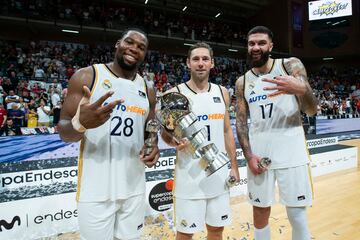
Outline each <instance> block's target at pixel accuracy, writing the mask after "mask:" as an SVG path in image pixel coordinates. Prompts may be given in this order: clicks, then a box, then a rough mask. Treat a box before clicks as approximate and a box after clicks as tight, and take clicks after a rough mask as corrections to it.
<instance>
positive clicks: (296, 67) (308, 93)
mask: <svg viewBox="0 0 360 240" xmlns="http://www.w3.org/2000/svg"><path fill="white" fill-rule="evenodd" d="M284 67H285V69H286V71H287V72H288V73H289V75H291V76H293V77H295V78H296V79H298V80H299V81H300V82H301V84H302V89H303V91H302V94H297V95H296V96H297V98H298V99H299V104H300V108H301V110H302V111H303V112H305V113H306V114H308V115H315V114H316V111H317V99H316V97H315V95H314V94H313V90H312V88H311V86H310V84H309V81H308V78H307V73H306V69H305V67H304V65H303V63H302V62H301V61H300V60H299V59H298V58H295V57H292V58H287V59H284Z"/></svg>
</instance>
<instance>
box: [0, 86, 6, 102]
mask: <svg viewBox="0 0 360 240" xmlns="http://www.w3.org/2000/svg"><path fill="white" fill-rule="evenodd" d="M5 94H6V93H4V89H3V87H2V86H1V85H0V103H1V104H3V103H4V96H5Z"/></svg>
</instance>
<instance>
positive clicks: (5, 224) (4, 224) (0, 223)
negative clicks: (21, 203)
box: [0, 216, 21, 232]
mask: <svg viewBox="0 0 360 240" xmlns="http://www.w3.org/2000/svg"><path fill="white" fill-rule="evenodd" d="M16 222H17V224H18V226H20V224H21V220H20V217H19V216H15V217H13V219H12V221H11V222H10V223H8V222H7V221H5V220H0V232H2V230H3V227H4V228H6V229H7V230H10V229H12V228H13V227H14V225H15V223H16Z"/></svg>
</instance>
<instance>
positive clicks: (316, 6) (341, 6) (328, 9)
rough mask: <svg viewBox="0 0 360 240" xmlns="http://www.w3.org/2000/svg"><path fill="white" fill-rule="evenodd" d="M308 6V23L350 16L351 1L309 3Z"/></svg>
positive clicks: (327, 0) (331, 0) (338, 0)
mask: <svg viewBox="0 0 360 240" xmlns="http://www.w3.org/2000/svg"><path fill="white" fill-rule="evenodd" d="M308 5H309V20H310V21H311V20H319V19H327V18H335V17H344V16H351V15H352V5H351V0H320V1H311V2H309V3H308Z"/></svg>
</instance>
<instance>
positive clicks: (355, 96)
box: [351, 84, 360, 100]
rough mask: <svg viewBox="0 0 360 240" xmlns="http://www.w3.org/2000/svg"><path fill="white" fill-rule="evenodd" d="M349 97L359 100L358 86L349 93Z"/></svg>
mask: <svg viewBox="0 0 360 240" xmlns="http://www.w3.org/2000/svg"><path fill="white" fill-rule="evenodd" d="M351 97H352V98H354V99H356V100H360V84H358V85H357V87H356V89H355V90H354V91H353V92H352V93H351Z"/></svg>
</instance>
